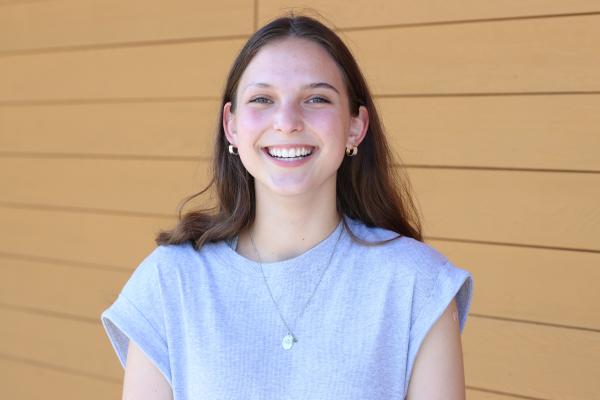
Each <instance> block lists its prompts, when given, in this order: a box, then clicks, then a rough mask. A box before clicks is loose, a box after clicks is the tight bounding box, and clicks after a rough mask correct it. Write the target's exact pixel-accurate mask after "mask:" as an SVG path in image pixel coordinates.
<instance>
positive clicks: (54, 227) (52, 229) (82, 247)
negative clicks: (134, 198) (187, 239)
mask: <svg viewBox="0 0 600 400" xmlns="http://www.w3.org/2000/svg"><path fill="white" fill-rule="evenodd" d="M174 223H175V219H170V218H150V217H138V216H133V215H107V214H91V213H77V212H67V211H54V210H35V209H18V208H9V207H0V226H2V227H5V229H2V230H0V238H1V240H2V242H1V243H0V252H2V253H8V254H16V255H29V256H34V257H47V258H52V259H57V260H66V261H76V262H81V263H89V264H98V265H106V266H115V267H120V268H124V269H131V268H132V267H135V266H137V265H138V264H139V263H140V261H142V259H143V257H144V256H145V255H147V254H149V253H150V252H151V251H152V249H154V248H155V247H156V246H155V243H154V237H155V235H156V233H157V232H158V231H159V230H160V229H167V228H171V227H172V226H173V224H174ZM8 227H10V228H8Z"/></svg>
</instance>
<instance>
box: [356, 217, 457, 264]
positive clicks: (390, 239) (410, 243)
mask: <svg viewBox="0 0 600 400" xmlns="http://www.w3.org/2000/svg"><path fill="white" fill-rule="evenodd" d="M348 226H349V227H350V229H351V230H352V233H353V234H354V235H355V236H356V237H358V238H359V239H361V240H364V241H367V242H372V243H373V245H363V246H362V248H363V249H364V254H366V255H369V256H370V257H371V258H376V259H379V260H380V262H381V263H389V264H392V265H397V266H401V267H403V268H405V269H406V268H408V269H414V270H421V271H427V270H432V269H433V270H437V269H438V268H439V267H440V266H442V265H444V264H446V263H448V262H449V261H448V258H447V257H446V256H445V255H444V254H442V253H441V252H440V251H438V250H437V249H435V248H434V247H433V246H431V245H430V244H427V243H424V242H422V241H420V240H417V239H414V238H412V237H409V236H402V235H400V234H398V233H397V232H393V231H391V230H388V229H385V228H380V227H376V226H367V225H366V224H365V223H363V222H362V221H359V220H349V224H348ZM383 241H385V243H381V244H377V242H383Z"/></svg>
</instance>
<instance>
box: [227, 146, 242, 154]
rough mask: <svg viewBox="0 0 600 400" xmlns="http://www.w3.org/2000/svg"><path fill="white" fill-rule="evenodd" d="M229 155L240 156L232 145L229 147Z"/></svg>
mask: <svg viewBox="0 0 600 400" xmlns="http://www.w3.org/2000/svg"><path fill="white" fill-rule="evenodd" d="M229 153H231V154H233V155H234V156H237V155H238V154H240V153H239V152H238V148H237V147H235V146H234V145H232V144H230V145H229Z"/></svg>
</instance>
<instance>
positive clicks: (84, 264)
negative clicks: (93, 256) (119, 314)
mask: <svg viewBox="0 0 600 400" xmlns="http://www.w3.org/2000/svg"><path fill="white" fill-rule="evenodd" d="M0 259H13V260H24V261H33V262H37V263H46V264H61V265H65V266H68V267H74V268H81V269H97V270H101V271H109V272H122V273H127V274H129V273H131V268H124V267H116V266H114V265H107V264H95V263H91V262H89V261H73V260H67V259H62V258H52V257H42V256H32V255H30V254H18V253H7V252H0ZM1 268H2V267H1V266H0V270H1Z"/></svg>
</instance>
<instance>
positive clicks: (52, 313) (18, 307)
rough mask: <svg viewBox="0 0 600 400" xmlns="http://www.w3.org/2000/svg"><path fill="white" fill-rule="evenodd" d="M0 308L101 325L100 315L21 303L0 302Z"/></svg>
mask: <svg viewBox="0 0 600 400" xmlns="http://www.w3.org/2000/svg"><path fill="white" fill-rule="evenodd" d="M0 309H4V310H10V311H17V312H20V313H23V314H34V315H42V316H44V317H52V318H56V319H61V320H64V319H67V320H70V321H77V322H83V323H86V324H92V325H101V323H100V315H98V318H90V317H82V316H80V315H75V314H69V313H61V312H56V311H52V310H47V309H44V308H36V307H25V306H21V305H17V304H7V303H0Z"/></svg>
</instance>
